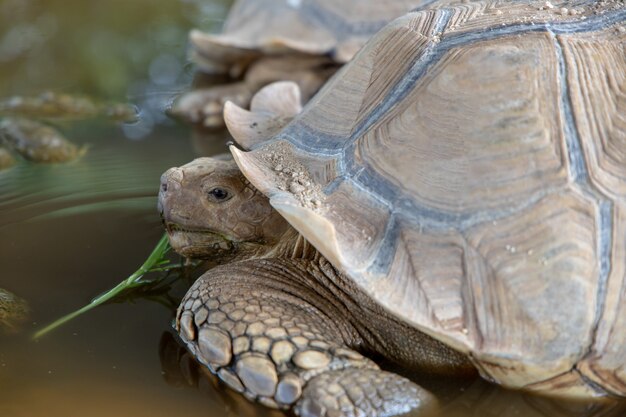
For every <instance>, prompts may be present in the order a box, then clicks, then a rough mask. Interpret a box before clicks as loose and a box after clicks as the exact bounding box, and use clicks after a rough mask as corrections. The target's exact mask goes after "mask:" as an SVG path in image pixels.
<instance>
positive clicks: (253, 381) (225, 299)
mask: <svg viewBox="0 0 626 417" xmlns="http://www.w3.org/2000/svg"><path fill="white" fill-rule="evenodd" d="M313 269H315V265H314V264H313V263H309V262H308V261H305V260H290V259H271V260H254V261H244V262H238V263H233V264H229V265H224V266H220V267H217V268H214V269H212V270H210V271H209V272H207V273H206V274H205V275H203V276H202V277H201V278H200V279H199V280H198V281H197V282H196V283H195V284H194V285H193V286H192V287H191V289H190V290H189V292H188V293H187V295H186V297H185V299H184V300H183V302H182V303H181V306H180V307H179V310H178V314H177V320H176V327H177V330H178V331H179V333H180V335H181V337H182V339H183V340H184V341H185V343H186V344H187V347H188V348H189V350H190V351H191V352H192V353H193V354H194V355H195V356H196V358H197V359H198V360H199V361H200V362H201V363H202V364H204V365H206V366H207V367H208V368H209V369H210V370H211V371H212V372H214V373H216V374H217V375H218V376H219V377H220V378H221V379H222V380H223V381H224V382H225V383H226V384H227V385H229V386H230V387H231V388H233V389H234V390H236V391H238V392H240V393H242V394H243V395H244V396H245V397H246V398H248V399H249V400H252V401H258V402H260V403H261V404H264V405H266V406H268V407H273V408H280V409H290V408H293V410H294V411H295V412H296V414H298V415H301V416H356V415H359V416H375V417H378V416H393V415H397V414H402V413H405V412H408V411H411V410H416V411H426V410H427V409H430V408H432V407H433V406H435V403H436V400H435V399H434V398H433V397H432V395H431V394H430V393H428V392H427V391H425V390H423V389H422V388H420V387H418V386H417V385H415V384H414V383H412V382H411V381H409V380H407V379H405V378H403V377H400V376H399V375H396V374H393V373H389V372H384V371H382V370H380V369H379V368H378V366H377V365H376V364H375V363H374V362H372V361H371V360H369V359H367V358H365V357H364V356H362V355H361V354H359V353H357V352H356V351H355V350H352V349H350V347H358V346H360V345H362V344H363V341H362V340H361V339H360V336H359V334H358V332H357V331H356V329H355V328H354V327H353V326H352V325H351V324H350V322H349V320H346V317H345V315H346V311H345V310H342V308H341V303H337V302H335V300H329V299H326V298H322V297H320V295H319V293H318V292H317V291H315V288H314V286H310V285H307V280H306V274H310V273H312V272H315V271H312V270H313ZM317 272H319V271H317ZM303 276H304V277H305V279H303ZM312 281H313V280H312Z"/></svg>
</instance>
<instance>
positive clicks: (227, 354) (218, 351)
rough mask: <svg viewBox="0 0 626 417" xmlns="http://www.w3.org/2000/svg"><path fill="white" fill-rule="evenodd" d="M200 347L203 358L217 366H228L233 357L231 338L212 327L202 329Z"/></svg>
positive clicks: (199, 336) (199, 340)
mask: <svg viewBox="0 0 626 417" xmlns="http://www.w3.org/2000/svg"><path fill="white" fill-rule="evenodd" d="M198 347H199V348H200V354H201V355H202V358H203V359H205V360H206V361H208V362H210V363H211V364H215V365H217V366H224V365H228V363H229V362H230V360H231V358H232V356H233V355H232V348H231V341H230V337H229V336H228V335H227V334H226V333H224V332H222V331H221V330H218V329H215V328H212V327H204V328H202V329H200V332H199V334H198Z"/></svg>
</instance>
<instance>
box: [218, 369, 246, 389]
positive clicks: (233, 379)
mask: <svg viewBox="0 0 626 417" xmlns="http://www.w3.org/2000/svg"><path fill="white" fill-rule="evenodd" d="M217 375H218V376H219V377H220V379H221V380H222V381H224V383H225V384H226V385H228V386H229V387H230V388H232V389H234V390H235V391H237V392H243V391H244V387H243V384H242V383H241V381H240V380H239V378H238V377H237V375H235V374H234V373H232V372H231V371H229V370H228V369H225V368H222V369H220V370H219V372H218V373H217Z"/></svg>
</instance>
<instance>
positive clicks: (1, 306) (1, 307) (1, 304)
mask: <svg viewBox="0 0 626 417" xmlns="http://www.w3.org/2000/svg"><path fill="white" fill-rule="evenodd" d="M29 311H30V308H29V307H28V303H27V302H26V300H24V299H22V298H20V297H18V296H17V295H15V294H13V293H12V292H10V291H7V290H5V289H3V288H0V329H1V330H3V331H5V332H14V331H16V330H18V329H19V327H20V326H21V325H22V324H23V323H24V321H25V320H26V318H27V317H28V313H29Z"/></svg>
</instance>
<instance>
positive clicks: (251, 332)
mask: <svg viewBox="0 0 626 417" xmlns="http://www.w3.org/2000/svg"><path fill="white" fill-rule="evenodd" d="M264 330H265V325H264V324H263V323H259V322H257V323H252V324H251V325H249V326H248V330H246V334H247V335H248V336H259V335H261V334H263V331H264Z"/></svg>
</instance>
